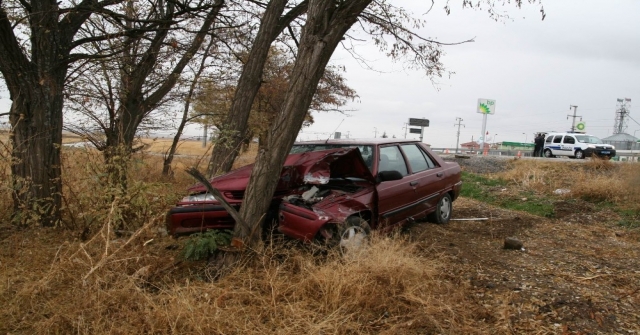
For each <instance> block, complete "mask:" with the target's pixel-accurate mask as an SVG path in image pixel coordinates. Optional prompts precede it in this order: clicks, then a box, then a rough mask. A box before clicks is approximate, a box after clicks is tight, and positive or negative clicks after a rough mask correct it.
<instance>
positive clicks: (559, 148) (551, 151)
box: [543, 133, 616, 159]
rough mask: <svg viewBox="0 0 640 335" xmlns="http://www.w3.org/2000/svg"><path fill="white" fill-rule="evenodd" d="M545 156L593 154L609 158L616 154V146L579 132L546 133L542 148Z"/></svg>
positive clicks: (576, 156)
mask: <svg viewBox="0 0 640 335" xmlns="http://www.w3.org/2000/svg"><path fill="white" fill-rule="evenodd" d="M543 153H544V156H545V157H547V158H550V157H555V156H568V157H575V158H578V159H583V158H585V157H590V156H593V155H596V156H599V157H604V158H611V157H614V156H615V155H616V147H614V146H613V145H610V144H604V143H603V142H602V140H601V139H599V138H597V137H595V136H592V135H587V134H580V133H550V134H547V136H546V138H545V141H544V148H543Z"/></svg>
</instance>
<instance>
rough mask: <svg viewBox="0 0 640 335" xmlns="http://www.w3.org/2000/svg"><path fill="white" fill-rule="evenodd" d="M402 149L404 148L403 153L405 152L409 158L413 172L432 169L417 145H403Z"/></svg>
mask: <svg viewBox="0 0 640 335" xmlns="http://www.w3.org/2000/svg"><path fill="white" fill-rule="evenodd" d="M400 147H401V148H402V151H404V154H405V155H406V156H407V160H408V161H409V166H410V167H411V172H413V173H416V172H420V171H424V170H427V169H429V168H430V167H429V163H427V159H426V158H425V157H424V154H423V152H422V150H420V148H418V147H417V146H416V145H415V144H405V145H401V146H400ZM432 164H433V163H432Z"/></svg>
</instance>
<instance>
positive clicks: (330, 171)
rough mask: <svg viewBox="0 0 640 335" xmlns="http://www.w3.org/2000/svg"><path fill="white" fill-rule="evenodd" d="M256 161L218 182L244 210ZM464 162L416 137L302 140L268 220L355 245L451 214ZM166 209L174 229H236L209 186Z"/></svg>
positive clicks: (306, 235)
mask: <svg viewBox="0 0 640 335" xmlns="http://www.w3.org/2000/svg"><path fill="white" fill-rule="evenodd" d="M252 167H253V166H252V165H249V166H245V167H243V168H240V169H237V170H234V171H232V172H230V173H228V174H226V175H222V176H219V177H216V178H214V179H213V180H212V181H211V183H212V185H213V187H215V188H217V189H218V190H219V191H220V192H221V193H222V195H223V196H224V197H225V200H227V201H228V202H229V203H230V204H231V205H232V206H234V207H236V208H239V207H240V205H241V204H242V198H243V196H244V191H245V188H246V186H247V183H248V179H249V176H250V174H251V169H252ZM460 177H461V173H460V166H459V165H458V164H457V163H453V162H445V161H443V160H442V159H441V158H440V157H439V156H437V155H435V154H433V153H432V152H431V151H430V150H429V149H428V148H427V147H426V146H425V145H424V144H422V143H420V142H417V141H414V140H398V139H372V140H355V139H343V140H328V141H313V142H300V143H296V144H295V145H294V146H293V148H292V149H291V154H290V155H289V156H288V157H287V160H286V162H285V165H284V167H283V169H282V173H281V177H280V180H279V181H278V186H277V188H276V192H275V194H274V196H273V200H272V203H271V207H270V210H269V213H268V215H267V218H266V220H265V221H266V223H270V222H273V221H275V222H276V224H277V229H278V230H279V231H280V232H282V233H284V234H285V235H288V236H290V237H293V238H296V239H300V240H303V241H311V240H314V239H318V240H323V241H326V242H328V243H332V244H333V243H339V244H341V245H344V244H345V243H351V241H353V240H358V239H361V238H362V237H363V236H365V235H366V234H368V233H369V232H370V230H371V229H383V230H386V229H391V228H393V227H396V226H398V225H402V224H404V223H407V222H412V221H414V220H417V219H422V218H425V217H429V219H430V220H431V221H433V222H436V223H446V222H448V221H449V219H450V218H451V213H452V209H453V207H452V202H453V201H454V200H455V199H456V198H457V197H458V195H459V192H460V188H461V186H462V182H461V180H460ZM189 191H190V193H191V194H190V195H189V196H187V197H185V198H184V199H183V200H182V201H181V202H179V203H178V204H177V205H176V207H174V208H172V209H171V210H170V211H169V213H168V215H167V226H168V230H169V232H170V233H171V234H173V235H175V234H183V233H191V232H198V231H203V230H206V229H231V228H232V227H233V225H234V221H233V219H232V218H231V217H230V215H229V214H228V213H227V212H226V211H225V210H224V209H223V208H222V206H221V205H220V204H219V202H218V201H216V200H215V199H214V198H213V197H212V196H211V195H210V194H208V193H206V190H205V188H204V186H203V185H196V186H194V187H192V188H191V189H190V190H189Z"/></svg>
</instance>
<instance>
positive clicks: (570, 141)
mask: <svg viewBox="0 0 640 335" xmlns="http://www.w3.org/2000/svg"><path fill="white" fill-rule="evenodd" d="M562 143H566V144H576V139H575V138H573V136H565V137H564V140H563V141H562Z"/></svg>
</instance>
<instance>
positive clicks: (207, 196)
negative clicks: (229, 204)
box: [182, 193, 216, 202]
mask: <svg viewBox="0 0 640 335" xmlns="http://www.w3.org/2000/svg"><path fill="white" fill-rule="evenodd" d="M214 200H216V198H214V197H213V195H212V194H211V193H200V194H194V195H188V196H186V197H184V198H182V202H203V201H214Z"/></svg>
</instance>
